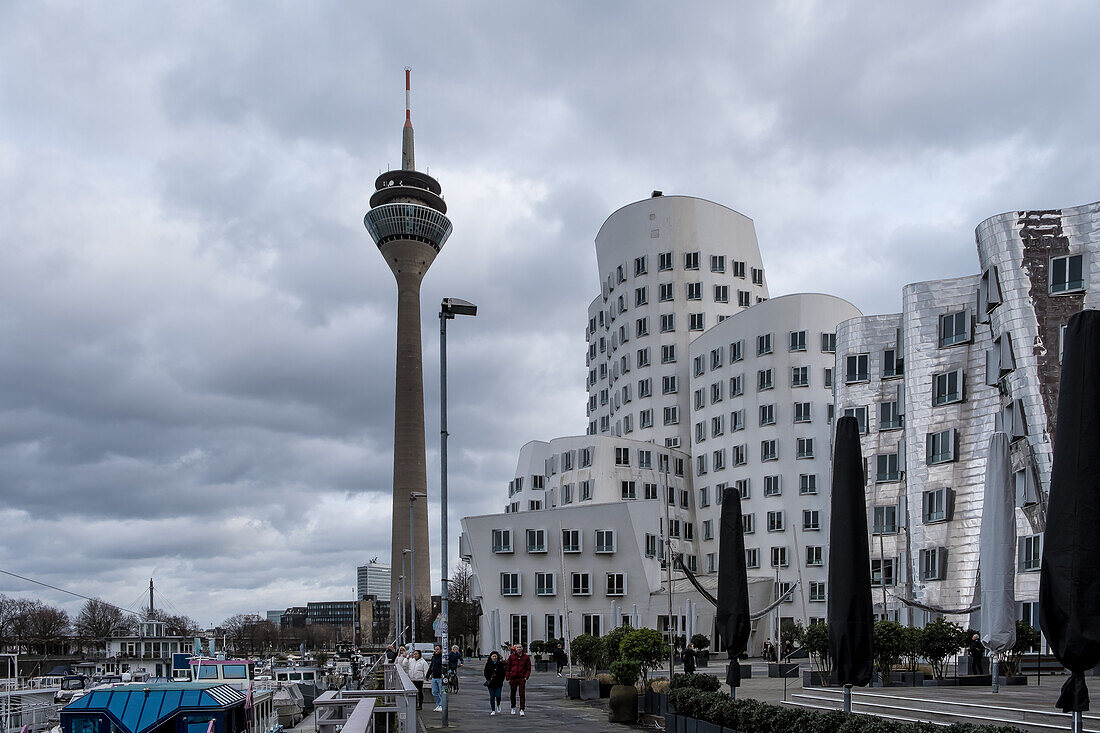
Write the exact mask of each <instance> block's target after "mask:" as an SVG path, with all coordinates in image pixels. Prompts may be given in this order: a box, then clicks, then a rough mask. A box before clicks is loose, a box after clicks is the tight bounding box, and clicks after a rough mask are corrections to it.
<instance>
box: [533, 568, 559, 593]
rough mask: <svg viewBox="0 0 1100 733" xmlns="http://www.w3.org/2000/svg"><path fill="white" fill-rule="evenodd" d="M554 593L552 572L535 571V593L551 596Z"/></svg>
mask: <svg viewBox="0 0 1100 733" xmlns="http://www.w3.org/2000/svg"><path fill="white" fill-rule="evenodd" d="M556 594H557V591H555V590H554V574H553V573H535V595H536V596H552V595H556Z"/></svg>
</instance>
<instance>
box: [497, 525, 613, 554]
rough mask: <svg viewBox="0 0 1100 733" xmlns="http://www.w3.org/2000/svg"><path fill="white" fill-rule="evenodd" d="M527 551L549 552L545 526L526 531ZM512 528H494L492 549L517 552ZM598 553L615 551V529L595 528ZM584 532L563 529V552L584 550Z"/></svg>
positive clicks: (504, 552)
mask: <svg viewBox="0 0 1100 733" xmlns="http://www.w3.org/2000/svg"><path fill="white" fill-rule="evenodd" d="M525 537H526V541H527V552H529V553H532V554H534V553H544V552H547V550H548V547H547V530H546V529H543V528H535V529H528V530H526V532H525ZM512 539H513V538H512V530H511V529H494V530H493V531H492V549H493V552H494V553H496V554H498V555H499V554H509V553H512V552H515V547H514V545H513V542H512ZM594 540H595V547H594V550H595V552H596V554H611V553H614V552H615V549H616V548H615V530H613V529H597V530H594ZM582 543H583V534H582V531H581V530H579V529H563V530H562V531H561V547H562V552H566V553H579V552H581V551H582V550H583V547H582Z"/></svg>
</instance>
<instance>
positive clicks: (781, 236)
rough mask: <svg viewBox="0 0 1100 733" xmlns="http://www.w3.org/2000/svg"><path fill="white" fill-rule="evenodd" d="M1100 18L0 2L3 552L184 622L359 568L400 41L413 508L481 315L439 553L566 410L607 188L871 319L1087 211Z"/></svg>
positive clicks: (371, 520) (384, 411)
mask: <svg viewBox="0 0 1100 733" xmlns="http://www.w3.org/2000/svg"><path fill="white" fill-rule="evenodd" d="M1098 27H1100V6H1097V5H1096V4H1095V3H1090V2H1081V3H1052V2H1042V3H1038V2H1036V3H1024V2H1015V1H1013V2H975V3H958V2H954V1H952V2H930V3H906V4H897V3H881V2H866V3H852V2H840V1H836V2H833V1H830V2H804V3H803V2H780V3H748V2H744V3H741V2H724V1H723V2H713V3H678V2H677V3H670V2H635V3H625V2H600V3H590V2H558V3H531V2H512V1H507V2H499V3H482V2H461V3H457V2H448V3H443V2H439V3H416V2H406V1H402V2H388V3H382V2H361V3H360V2H356V3H352V2H347V3H323V2H318V3H259V2H257V3H253V4H248V3H233V4H228V3H211V2H190V3H176V4H171V5H170V4H165V3H144V2H133V3H85V2H69V3H65V2H51V3H30V2H27V3H4V4H3V5H0V568H3V569H6V570H11V571H15V572H19V573H22V574H27V575H30V576H34V577H36V578H40V579H43V580H46V581H47V582H51V583H54V584H57V585H61V586H65V587H68V588H72V589H74V590H76V591H78V592H81V593H84V594H87V595H99V596H102V597H104V598H107V599H110V600H112V601H114V602H116V603H123V604H129V603H131V602H133V601H135V600H136V599H137V598H138V596H139V595H140V594H141V592H142V586H143V584H144V583H146V582H147V579H148V577H149V576H150V575H153V576H155V577H156V578H157V584H158V586H159V587H160V589H161V590H162V592H163V594H164V597H165V598H166V599H167V600H169V601H170V602H171V603H172V604H173V605H174V607H176V608H178V609H179V610H180V611H183V612H185V613H187V614H189V615H191V616H194V617H195V618H196V619H197V620H198V621H200V622H201V623H204V624H207V623H213V622H218V621H220V620H221V619H223V618H225V617H226V616H228V615H230V614H232V613H236V612H242V611H263V610H266V609H269V608H279V607H285V606H287V605H291V604H296V603H302V602H305V601H307V600H324V599H332V598H350V597H351V594H352V591H351V588H352V585H353V583H354V566H355V564H356V563H357V562H363V561H364V560H366V559H367V558H369V557H371V556H374V555H380V556H382V557H383V559H385V555H386V553H387V552H388V548H389V540H388V528H389V520H388V517H389V500H388V497H387V493H386V492H387V490H388V487H389V485H390V471H391V459H390V447H391V440H392V400H393V397H392V386H393V368H394V364H393V360H394V354H393V342H394V324H393V321H394V311H395V303H394V300H395V288H394V285H393V281H392V276H391V275H390V272H389V270H388V268H386V266H385V264H384V263H383V261H382V258H381V257H380V256H379V254H378V253H377V251H376V249H375V247H374V245H373V244H372V243H371V241H370V238H369V236H368V235H367V233H366V231H365V230H364V228H363V225H362V217H363V213H364V212H365V210H366V208H367V200H368V198H369V196H370V193H371V191H372V186H373V181H374V177H375V176H376V175H377V174H378V172H379V171H380V170H381V169H385V168H387V167H388V166H391V165H397V164H399V161H400V150H399V144H400V130H401V123H402V118H403V111H402V108H403V104H404V98H403V89H402V87H403V78H402V77H403V75H402V68H403V67H404V66H405V65H409V66H411V67H413V85H414V89H413V107H414V109H413V120H414V122H415V125H416V131H417V141H418V148H417V154H418V155H417V162H418V164H419V166H420V167H421V168H423V167H425V166H426V167H429V168H430V171H431V173H432V174H433V175H435V176H436V177H438V179H439V180H440V181H441V183H442V185H443V189H444V192H445V194H446V197H447V200H448V203H449V204H450V207H451V210H450V215H451V218H452V220H453V222H454V228H455V233H454V235H453V236H452V237H451V239H450V241H449V242H448V244H447V246H446V248H445V249H444V250H443V253H442V254H441V255H440V257H439V259H438V260H437V261H436V264H435V266H434V267H433V268H432V270H431V271H430V272H429V274H428V277H427V279H426V282H425V285H424V301H423V302H424V316H425V321H424V335H425V343H424V350H425V373H426V375H427V404H426V409H427V414H428V427H427V431H428V436H429V446H430V447H431V450H430V454H429V464H430V466H429V476H430V482H431V487H430V489H431V491H432V492H433V494H434V492H435V489H436V486H437V480H438V479H437V476H438V461H437V459H438V456H437V453H436V449H437V446H438V439H437V436H438V421H437V416H438V382H437V377H436V375H437V373H438V371H437V370H438V356H437V353H438V352H437V337H436V329H435V324H436V320H435V314H436V312H437V307H438V303H439V300H440V298H441V297H444V296H455V297H462V298H466V299H468V300H472V301H474V302H476V303H477V304H478V305H479V306H481V315H479V316H478V318H477V319H473V320H471V319H465V320H461V321H457V322H455V323H454V324H453V326H452V330H451V335H452V338H451V344H450V346H451V349H450V368H451V375H452V382H451V384H452V392H451V429H452V432H453V436H454V437H453V439H452V462H451V468H452V478H451V487H452V503H451V516H452V518H454V519H455V521H454V525H453V528H452V534H451V537H452V540H453V543H454V545H455V546H456V545H457V534H458V523H457V518H458V517H460V516H462V515H464V514H475V513H487V512H491V511H498V510H500V508H501V507H502V506H503V503H504V498H505V493H504V491H505V485H506V483H507V481H508V479H509V477H510V476H511V474H512V472H513V470H514V466H515V457H516V453H517V450H518V448H519V447H520V445H521V444H522V443H523V442H525V441H527V440H529V439H534V438H543V439H546V438H551V437H554V436H558V435H565V434H572V433H579V432H582V431H583V430H584V427H585V424H586V423H585V417H584V410H583V408H584V393H583V379H584V374H585V368H584V346H585V343H584V325H585V319H586V315H585V314H586V308H587V305H588V302H589V300H590V299H591V297H592V296H593V295H594V294H595V293H596V289H597V278H596V275H595V272H594V267H595V257H594V252H593V246H592V239H593V237H594V236H595V233H596V231H597V230H598V228H599V226H600V224H601V223H602V222H603V220H604V218H606V216H607V215H608V214H610V213H611V212H612V211H613V210H614V209H616V208H618V207H619V206H622V205H623V204H626V203H629V202H631V201H634V200H637V199H640V198H644V197H646V196H648V194H649V192H650V191H651V190H652V189H655V188H659V189H663V190H664V191H665V192H666V193H677V194H689V195H695V196H700V197H704V198H708V199H712V200H714V201H718V202H720V203H723V204H726V205H728V206H730V207H732V208H735V209H737V210H739V211H741V212H743V213H745V214H746V215H748V216H750V217H752V218H753V219H754V220H755V222H756V229H757V233H758V235H759V239H760V245H761V249H762V251H763V256H764V262H765V265H766V266H767V268H768V277H769V284H770V286H771V288H772V293H773V294H781V293H787V292H793V291H800V290H811V291H821V292H829V293H835V294H837V295H840V296H843V297H845V298H848V299H849V300H851V301H852V302H853V303H855V304H856V305H857V306H859V307H860V308H862V309H863V310H864V312H882V311H891V310H896V309H897V308H898V307H899V305H900V288H901V286H902V285H903V284H904V283H906V282H912V281H917V280H924V279H931V278H940V277H952V276H958V275H964V274H968V273H971V272H974V271H975V270H976V269H977V264H976V262H977V260H976V255H975V252H974V245H973V241H974V238H973V230H974V227H975V226H976V225H977V224H978V222H979V221H981V220H982V219H984V218H985V217H987V216H990V215H993V214H997V213H1000V212H1002V211H1008V210H1014V209H1017V208H1048V207H1051V208H1053V207H1061V206H1071V205H1078V204H1083V203H1087V202H1091V201H1095V200H1097V199H1100V142H1098V140H1100V138H1098V136H1097V129H1098V122H1097V120H1098V119H1100V92H1098V90H1100V82H1098V80H1097V76H1096V70H1097V69H1098V68H1100V52H1098V50H1097V44H1096V38H1095V31H1096V29H1097V28H1098ZM437 531H438V513H437V512H436V510H435V507H434V505H433V524H432V532H433V535H436V534H437ZM437 549H438V548H433V553H434V555H433V566H437V565H438V563H437V558H438V552H437ZM451 555H452V558H453V557H454V556H455V551H454V549H452V553H451ZM0 593H6V594H9V595H31V596H39V597H42V598H45V599H47V600H50V601H52V602H58V603H60V602H64V603H65V604H66V606H67V607H68V608H69V609H70V610H74V609H76V608H78V607H79V602H72V601H71V600H68V599H66V598H65V597H64V596H61V595H60V594H56V593H53V592H50V591H45V590H39V589H36V588H34V587H32V586H28V585H26V584H24V583H21V582H19V581H15V580H12V579H10V578H3V577H0Z"/></svg>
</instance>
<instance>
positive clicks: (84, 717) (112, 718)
mask: <svg viewBox="0 0 1100 733" xmlns="http://www.w3.org/2000/svg"><path fill="white" fill-rule="evenodd" d="M265 697H266V696H265ZM268 704H270V703H268ZM257 713H259V714H258V715H257ZM264 717H266V716H265V715H264V714H263V713H262V712H261V711H259V710H256V709H255V708H254V709H253V710H251V711H248V710H246V709H245V693H244V692H242V691H241V690H239V689H237V688H235V687H233V686H231V685H227V684H224V683H217V682H214V683H210V682H169V683H166V684H155V685H149V684H144V683H138V684H122V685H113V686H111V687H108V688H104V689H100V690H92V691H91V692H89V693H88V694H86V695H84V696H83V697H81V698H79V699H78V700H74V701H73V702H72V703H70V704H69V705H67V706H65V707H64V708H63V709H62V710H61V730H62V733H206V732H207V730H208V728H209V725H210V721H211V720H213V721H214V733H251V732H254V731H256V730H257V729H259V730H263V727H264V726H263V723H262V721H263V718H264Z"/></svg>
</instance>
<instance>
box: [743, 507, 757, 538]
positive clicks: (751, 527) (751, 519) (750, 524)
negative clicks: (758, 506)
mask: <svg viewBox="0 0 1100 733" xmlns="http://www.w3.org/2000/svg"><path fill="white" fill-rule="evenodd" d="M755 531H756V515H755V514H753V513H751V512H749V513H748V514H742V515H741V532H742V534H752V533H753V532H755Z"/></svg>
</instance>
